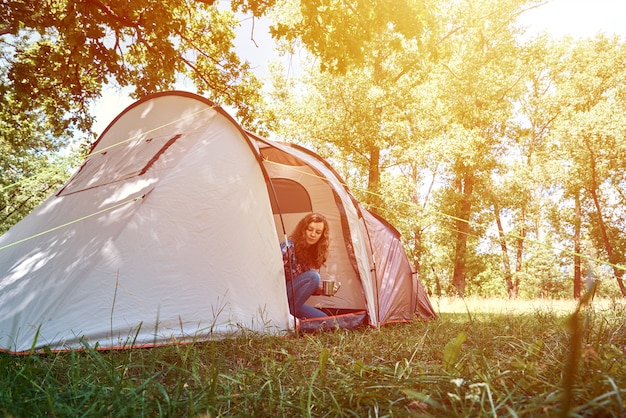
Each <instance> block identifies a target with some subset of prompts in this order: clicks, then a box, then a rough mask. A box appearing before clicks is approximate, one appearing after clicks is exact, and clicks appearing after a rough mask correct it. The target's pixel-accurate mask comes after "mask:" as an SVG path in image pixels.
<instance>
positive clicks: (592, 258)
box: [264, 160, 626, 271]
mask: <svg viewBox="0 0 626 418" xmlns="http://www.w3.org/2000/svg"><path fill="white" fill-rule="evenodd" d="M264 162H265V163H266V164H274V165H280V164H279V163H276V162H274V161H268V160H265V161H264ZM291 169H292V170H293V171H295V172H299V173H300V174H302V175H307V176H312V177H317V178H319V179H322V180H323V178H322V177H321V176H318V175H314V174H311V173H308V172H306V171H304V170H298V169H297V168H291ZM342 185H343V186H345V187H346V188H348V185H347V184H345V183H342ZM350 188H351V189H355V190H360V191H361V192H362V193H364V194H368V195H370V196H374V197H378V198H383V195H382V194H380V193H376V192H372V191H371V190H367V189H363V188H361V187H358V186H353V187H350ZM391 200H392V201H394V202H396V203H399V204H402V205H405V206H409V207H415V209H416V210H418V211H422V212H426V213H430V214H434V215H438V216H443V217H445V218H448V219H451V220H453V221H459V222H465V223H467V224H469V225H471V226H473V227H480V228H483V229H485V230H489V229H493V226H491V225H485V224H481V223H478V222H474V221H469V220H467V219H462V218H459V217H457V216H454V215H450V214H448V213H445V212H440V211H437V210H433V209H425V208H422V207H419V206H418V205H416V204H415V203H413V202H407V201H405V200H402V199H397V198H394V197H391ZM369 207H370V208H375V209H384V210H386V209H385V208H381V207H377V206H372V205H370V206H369ZM441 227H442V228H446V229H448V230H449V231H452V232H459V231H458V230H456V229H453V228H447V227H445V226H441ZM503 232H504V231H503ZM504 234H505V236H506V238H516V239H521V240H523V241H524V242H529V243H532V244H537V245H541V246H543V247H546V248H548V249H551V250H555V251H560V252H563V253H565V254H569V255H573V256H578V257H580V258H583V259H585V260H587V261H593V262H595V263H598V264H604V265H606V266H609V267H613V268H616V269H618V270H622V271H626V266H622V265H619V264H615V263H611V262H610V261H606V260H601V259H599V258H595V257H592V256H588V255H585V254H581V253H577V252H576V251H572V250H568V249H566V248H561V247H556V246H554V245H551V244H547V243H545V242H542V241H539V240H534V239H532V238H528V237H522V236H521V235H518V234H516V233H515V232H513V231H510V232H504ZM468 235H472V234H468Z"/></svg>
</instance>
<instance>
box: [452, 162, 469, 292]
mask: <svg viewBox="0 0 626 418" xmlns="http://www.w3.org/2000/svg"><path fill="white" fill-rule="evenodd" d="M457 190H458V191H459V192H460V193H461V201H460V203H459V205H458V209H457V214H456V218H457V221H456V228H457V238H456V245H455V249H454V272H453V274H452V284H453V285H454V287H455V288H456V290H457V292H458V294H459V295H460V296H463V295H464V294H465V257H466V255H467V236H468V234H469V230H470V225H469V218H470V214H471V211H472V193H473V191H474V175H473V174H466V175H465V176H463V177H461V178H460V179H459V181H458V183H457Z"/></svg>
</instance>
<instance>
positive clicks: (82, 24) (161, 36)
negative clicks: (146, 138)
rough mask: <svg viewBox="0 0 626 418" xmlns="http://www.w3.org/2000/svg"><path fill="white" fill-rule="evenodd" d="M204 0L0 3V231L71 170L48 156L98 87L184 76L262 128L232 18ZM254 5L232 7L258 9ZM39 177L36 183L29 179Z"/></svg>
mask: <svg viewBox="0 0 626 418" xmlns="http://www.w3.org/2000/svg"><path fill="white" fill-rule="evenodd" d="M213 3H214V2H213V1H212V0H205V1H201V0H197V1H196V0H175V1H168V2H160V1H154V0H141V1H132V2H128V1H119V0H118V1H107V2H102V1H98V0H95V1H94V0H90V1H79V0H46V1H42V2H38V3H34V2H23V1H2V2H1V4H2V11H3V13H2V16H0V62H1V63H2V64H1V65H0V169H2V174H1V175H0V205H1V206H0V208H1V209H2V214H3V215H2V219H1V221H0V232H3V231H4V230H6V229H7V228H8V226H10V225H11V223H14V222H16V221H18V220H19V219H21V217H23V216H24V215H25V214H26V213H28V211H29V209H31V208H32V207H34V206H36V205H37V204H38V203H39V202H41V201H42V200H43V199H44V198H46V197H47V196H48V195H49V194H50V192H51V191H53V190H54V189H55V188H56V187H57V186H58V185H60V184H62V183H63V182H64V181H65V180H66V179H67V176H68V174H69V172H68V171H67V167H66V166H65V165H64V164H63V163H60V164H59V165H58V166H57V167H53V165H54V161H56V160H59V159H60V158H62V157H57V156H56V155H55V152H58V151H59V150H63V154H67V151H66V150H65V147H67V146H69V145H73V144H75V143H77V142H78V143H82V144H83V145H84V146H85V144H87V145H86V146H88V144H89V143H90V142H91V141H92V140H93V139H94V135H93V133H91V128H92V124H93V121H94V115H93V114H92V113H91V112H92V104H93V103H94V102H95V101H96V100H97V99H98V98H100V96H101V94H102V91H103V90H104V88H105V86H109V85H113V86H115V87H117V88H126V87H132V91H133V92H132V96H133V97H134V98H140V97H142V96H144V95H146V94H148V93H153V92H157V91H161V90H168V89H172V88H173V87H174V85H175V83H176V82H177V81H179V80H181V79H182V78H184V77H186V78H187V79H188V80H190V81H191V82H192V83H193V85H194V86H195V88H196V90H197V92H198V93H200V94H204V95H205V96H206V97H207V98H209V99H211V100H214V101H216V102H217V103H220V104H225V105H232V106H234V107H235V108H236V109H237V116H238V117H239V119H240V122H241V123H242V124H243V125H244V126H246V127H248V128H251V129H255V130H257V131H259V132H266V130H267V128H268V127H269V126H271V124H272V120H271V116H270V115H266V116H264V115H263V109H264V106H263V100H262V97H261V94H260V87H261V83H260V82H259V81H258V80H257V78H256V77H255V76H254V75H253V73H252V71H251V69H250V65H249V64H248V63H247V62H242V61H241V59H240V58H239V57H238V56H237V54H236V53H235V52H234V51H233V48H234V46H233V40H234V37H235V31H234V29H235V27H236V26H237V25H238V21H237V20H236V19H235V17H234V14H233V13H232V12H231V11H229V10H220V9H218V7H217V6H216V5H214V4H213ZM257 3H258V2H256V1H250V2H246V3H245V4H243V5H242V4H238V5H237V6H238V7H244V6H245V7H247V6H249V7H250V8H251V9H250V10H252V11H253V12H255V13H261V12H262V11H263V10H265V9H263V8H258V6H259V5H258V4H257ZM36 183H38V185H35V184H36Z"/></svg>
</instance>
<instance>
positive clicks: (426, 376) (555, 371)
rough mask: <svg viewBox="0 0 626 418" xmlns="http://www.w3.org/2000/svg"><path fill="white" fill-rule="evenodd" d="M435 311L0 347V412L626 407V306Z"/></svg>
mask: <svg viewBox="0 0 626 418" xmlns="http://www.w3.org/2000/svg"><path fill="white" fill-rule="evenodd" d="M432 302H433V306H434V307H435V309H436V310H437V311H438V312H439V313H440V319H439V320H437V321H433V322H428V323H425V322H414V323H411V324H395V325H388V326H385V327H382V328H381V329H372V328H364V329H361V330H357V331H334V332H327V333H322V334H313V335H311V334H309V335H304V336H301V337H296V336H291V337H267V336H260V335H252V334H245V333H243V334H241V335H239V336H237V337H234V338H230V339H227V340H223V341H211V342H203V343H196V344H188V345H179V346H171V347H164V348H158V349H143V350H126V351H116V352H98V351H95V350H92V349H89V348H87V349H86V350H84V351H81V352H71V353H62V354H48V355H32V356H11V355H6V354H1V355H0V367H1V369H2V371H3V372H2V375H1V376H2V377H0V415H2V414H4V415H5V416H21V417H32V416H61V417H66V416H72V417H75V416H89V417H92V416H115V417H119V416H148V417H154V416H157V415H159V416H175V417H180V416H198V415H200V416H202V415H206V416H240V417H244V416H245V417H249V416H259V417H269V416H272V417H275V416H286V417H292V416H315V417H318V416H331V417H334V416H346V417H368V416H370V417H383V416H396V417H397V416H400V417H404V416H417V417H422V416H425V417H428V416H434V417H457V416H463V417H476V416H519V417H528V416H541V417H543V416H593V417H597V416H616V417H617V416H622V417H623V416H626V389H624V388H626V325H625V324H626V322H625V321H626V303H625V302H623V301H608V300H595V301H594V302H593V304H592V305H591V306H590V307H585V308H582V309H580V311H577V305H576V304H575V303H574V302H568V301H526V302H523V301H516V302H510V301H501V300H469V301H468V300H465V301H464V300H461V299H455V300H448V299H442V300H436V299H434V300H432Z"/></svg>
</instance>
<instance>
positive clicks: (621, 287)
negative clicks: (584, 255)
mask: <svg viewBox="0 0 626 418" xmlns="http://www.w3.org/2000/svg"><path fill="white" fill-rule="evenodd" d="M589 192H590V193H591V197H592V199H593V204H594V205H595V207H596V212H597V214H598V224H599V226H600V233H601V234H602V241H603V242H604V249H605V250H606V254H607V255H608V256H609V263H611V264H612V267H613V276H615V279H616V280H617V285H618V286H619V290H620V291H621V292H622V296H623V297H626V287H624V281H623V280H622V275H623V272H622V271H621V270H620V269H618V268H617V267H616V266H615V264H616V260H615V256H614V254H613V246H612V245H611V241H610V240H609V234H608V233H607V231H606V226H605V225H604V217H603V216H602V209H601V208H600V200H599V199H598V193H597V192H596V189H595V188H593V187H592V188H591V190H589Z"/></svg>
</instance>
